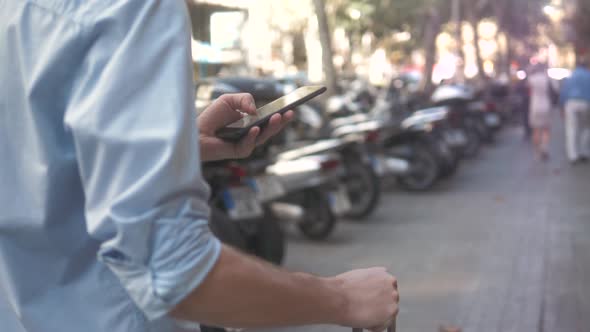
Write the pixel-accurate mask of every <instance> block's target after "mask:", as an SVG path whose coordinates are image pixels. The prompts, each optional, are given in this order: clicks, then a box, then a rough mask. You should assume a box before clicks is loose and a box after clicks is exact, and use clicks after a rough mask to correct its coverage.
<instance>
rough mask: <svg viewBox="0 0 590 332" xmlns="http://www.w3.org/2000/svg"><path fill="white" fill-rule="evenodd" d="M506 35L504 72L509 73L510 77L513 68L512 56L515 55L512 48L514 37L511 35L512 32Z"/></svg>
mask: <svg viewBox="0 0 590 332" xmlns="http://www.w3.org/2000/svg"><path fill="white" fill-rule="evenodd" d="M505 35H506V54H505V55H506V57H505V58H504V67H503V68H502V69H503V72H504V74H506V75H508V77H510V71H511V69H512V58H513V57H514V50H513V49H512V38H511V36H510V34H508V33H507V34H505Z"/></svg>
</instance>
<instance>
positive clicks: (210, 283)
mask: <svg viewBox="0 0 590 332" xmlns="http://www.w3.org/2000/svg"><path fill="white" fill-rule="evenodd" d="M346 302H347V301H346V299H345V296H344V293H343V292H342V291H341V290H340V282H339V281H338V280H337V279H333V278H331V279H327V278H319V277H315V276H311V275H307V274H301V273H290V272H287V271H284V270H281V269H280V268H278V267H275V266H272V265H270V264H268V263H266V262H263V261H261V260H259V259H256V258H253V257H250V256H246V255H243V254H241V253H238V252H237V251H235V250H234V249H231V248H228V247H225V246H224V248H223V249H222V252H221V256H220V258H219V261H218V262H217V264H216V265H215V267H214V268H213V270H212V271H211V273H210V274H209V276H208V277H207V278H206V279H205V281H204V282H203V283H202V284H201V285H200V286H199V287H198V288H197V289H196V290H195V291H193V293H191V294H190V295H189V296H188V297H187V298H186V299H185V300H184V301H183V302H181V303H180V304H179V305H178V306H177V307H176V308H175V309H174V310H173V312H172V315H173V316H174V317H176V318H180V319H184V320H190V321H196V322H200V323H204V324H208V325H215V326H225V327H249V328H256V327H276V326H289V325H306V324H318V323H332V324H340V323H341V321H342V317H341V316H342V314H343V313H344V312H345V311H346V306H347V303H346Z"/></svg>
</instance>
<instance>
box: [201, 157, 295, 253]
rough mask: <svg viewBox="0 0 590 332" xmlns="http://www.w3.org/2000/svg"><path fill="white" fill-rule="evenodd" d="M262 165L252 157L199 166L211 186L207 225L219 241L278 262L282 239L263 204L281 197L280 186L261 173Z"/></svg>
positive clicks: (270, 211)
mask: <svg viewBox="0 0 590 332" xmlns="http://www.w3.org/2000/svg"><path fill="white" fill-rule="evenodd" d="M266 166H267V164H266V163H265V162H262V163H261V162H258V161H253V160H245V161H241V162H239V163H238V162H234V161H222V162H213V163H206V164H204V165H203V176H204V177H205V179H206V180H207V182H208V183H209V185H210V187H211V201H210V206H211V217H210V227H211V230H212V231H213V233H214V234H215V235H216V236H217V237H219V238H220V240H222V241H223V242H225V243H227V244H230V245H232V246H234V247H236V248H238V249H241V250H243V251H245V252H248V253H251V254H254V255H256V256H259V257H261V258H263V259H265V260H268V261H270V262H272V263H275V264H280V263H281V262H282V260H283V257H284V252H285V238H284V234H283V231H282V229H281V227H280V225H279V224H278V222H277V220H276V217H275V215H274V214H273V213H272V210H271V209H270V208H269V207H268V204H267V203H268V202H270V201H271V200H273V199H276V198H278V197H280V196H282V195H283V194H284V188H282V186H281V183H280V181H279V180H278V179H276V178H275V177H272V176H269V175H267V174H265V169H266Z"/></svg>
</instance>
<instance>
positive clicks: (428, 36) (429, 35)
mask: <svg viewBox="0 0 590 332" xmlns="http://www.w3.org/2000/svg"><path fill="white" fill-rule="evenodd" d="M426 22H427V26H426V31H425V33H424V47H423V48H424V52H425V58H426V61H425V64H424V76H423V78H422V82H421V84H420V87H421V89H422V91H424V92H426V93H429V92H430V91H431V90H432V88H433V85H432V73H433V70H434V63H435V61H436V37H437V36H438V32H439V29H440V24H441V23H440V16H439V13H438V11H437V10H436V8H430V10H429V12H428V14H427V15H426Z"/></svg>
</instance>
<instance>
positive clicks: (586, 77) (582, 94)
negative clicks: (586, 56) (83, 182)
mask: <svg viewBox="0 0 590 332" xmlns="http://www.w3.org/2000/svg"><path fill="white" fill-rule="evenodd" d="M559 99H560V104H561V105H562V106H564V105H565V103H566V102H567V101H569V100H583V101H586V102H588V103H590V70H589V69H587V68H584V67H577V68H576V69H575V70H574V72H573V73H572V75H571V76H570V77H569V78H568V79H567V80H566V81H565V82H564V83H563V86H562V87H561V92H560V97H559Z"/></svg>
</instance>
